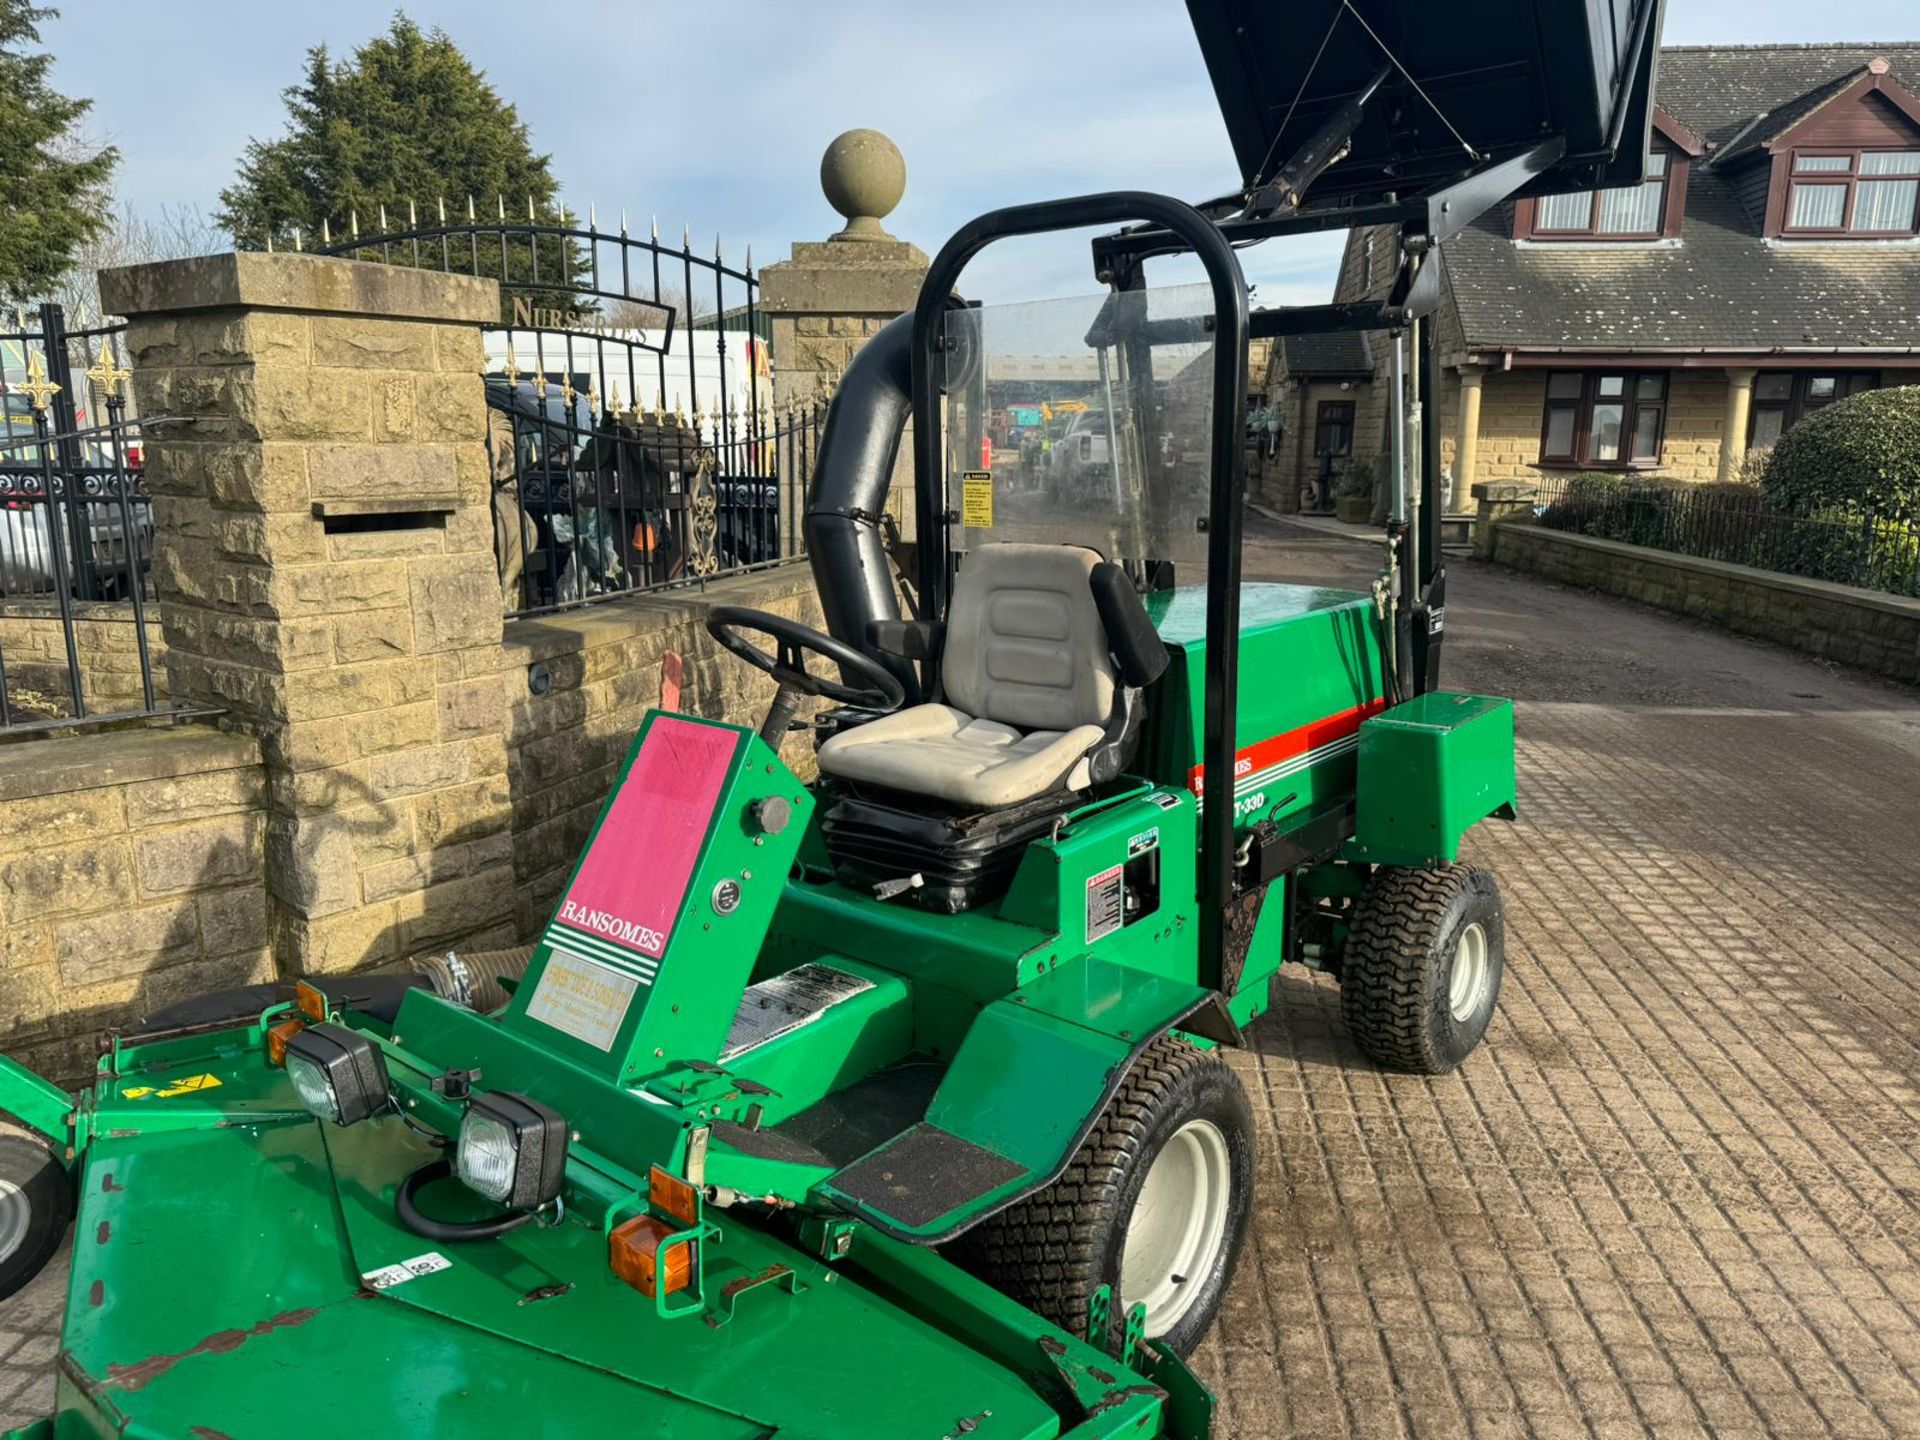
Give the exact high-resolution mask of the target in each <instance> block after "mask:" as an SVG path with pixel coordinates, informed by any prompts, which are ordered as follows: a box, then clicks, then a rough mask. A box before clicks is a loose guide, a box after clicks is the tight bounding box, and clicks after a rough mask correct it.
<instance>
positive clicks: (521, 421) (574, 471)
mask: <svg viewBox="0 0 1920 1440" xmlns="http://www.w3.org/2000/svg"><path fill="white" fill-rule="evenodd" d="M477 208H478V207H476V206H475V205H474V204H473V202H471V201H469V202H468V204H467V206H466V216H465V218H464V219H459V218H454V219H449V217H448V215H447V212H446V207H445V206H444V205H441V204H436V205H435V207H434V209H433V212H432V217H431V219H429V220H428V221H427V222H426V223H422V221H421V216H420V213H419V211H418V210H417V209H415V208H414V207H412V206H409V207H408V208H407V220H406V222H405V225H404V228H397V229H396V228H390V222H389V220H388V214H387V211H386V210H385V209H384V208H383V209H381V210H380V211H379V212H378V213H377V214H376V216H375V217H373V218H374V219H375V221H376V223H377V224H378V226H379V232H378V233H373V234H365V235H363V234H361V233H359V220H358V217H357V216H350V217H347V221H346V224H345V225H344V226H343V227H342V229H343V230H344V231H345V232H346V235H347V238H346V239H344V240H339V239H337V237H336V232H335V230H334V228H333V226H332V225H331V223H329V224H327V225H325V226H324V227H323V228H322V232H321V235H320V237H319V238H320V240H321V245H320V250H321V252H322V253H326V254H332V255H339V256H345V257H347V258H351V259H357V260H377V261H382V262H385V263H388V264H397V265H409V266H415V267H422V268H427V269H433V270H440V271H444V272H447V273H453V274H465V275H474V276H478V277H482V278H489V279H493V280H497V281H499V282H500V287H501V316H500V320H499V323H498V324H496V325H492V326H489V327H487V333H486V337H485V365H484V369H485V374H486V386H487V405H488V419H489V425H490V430H491V437H490V438H491V440H492V455H493V480H494V530H495V541H496V557H497V559H498V562H499V567H500V573H501V579H502V584H503V588H504V590H505V594H506V609H507V613H508V614H509V615H512V616H520V615H533V614H541V613H545V612H548V611H552V610H556V609H560V608H563V607H567V606H573V605H582V604H589V603H592V602H594V601H596V600H603V599H609V598H612V597H615V596H618V595H623V594H629V593H632V592H634V591H640V590H655V589H661V588H664V587H668V586H674V585H683V584H690V583H697V582H700V581H704V580H706V579H709V578H712V577H716V576H720V575H725V574H729V573H732V572H737V571H741V570H747V569H753V568H756V567H759V566H765V565H775V564H780V563H783V562H785V561H789V560H792V559H796V558H798V557H799V556H801V555H802V554H804V551H805V545H804V538H803V535H802V531H801V525H800V515H801V501H802V498H803V496H804V493H805V487H806V477H807V476H808V474H809V473H810V471H811V468H812V462H813V455H814V451H815V449H816V447H817V444H818V438H819V429H820V426H821V424H822V423H823V421H824V406H823V405H822V404H821V403H818V402H816V401H815V400H813V399H809V400H807V401H805V402H803V403H800V404H792V405H787V406H783V407H780V408H778V409H776V407H775V406H774V404H773V400H772V363H771V356H770V353H769V347H768V341H767V333H766V332H767V330H768V326H767V322H766V319H765V317H764V316H762V315H761V314H760V310H759V277H758V275H757V274H756V273H755V271H754V268H753V257H752V253H751V251H749V252H748V253H747V255H746V259H745V262H744V263H743V264H741V265H738V266H736V265H732V264H729V263H728V262H727V261H726V259H725V258H724V256H723V254H722V251H721V247H720V245H719V243H718V241H716V242H715V245H714V251H713V254H712V255H711V256H705V255H696V254H695V253H694V251H693V246H692V241H691V238H690V237H689V236H688V235H687V234H686V233H685V232H683V233H682V237H681V242H680V244H679V245H678V246H673V245H671V244H666V243H663V242H662V241H661V239H660V236H659V231H658V228H657V227H652V228H650V230H649V232H648V233H647V234H646V235H633V234H630V233H629V232H628V229H627V226H626V222H625V220H624V219H623V220H622V221H621V224H620V228H619V229H618V230H617V231H604V230H601V229H600V228H599V225H598V221H597V220H596V219H595V218H594V216H593V215H592V213H591V212H589V215H588V217H587V223H586V224H585V225H584V226H582V225H580V224H579V223H578V217H577V216H574V215H572V214H571V213H568V212H565V211H560V212H556V213H555V214H553V215H552V216H551V217H547V218H542V217H541V216H540V215H538V214H537V213H536V210H535V207H534V206H533V205H532V203H531V202H529V204H528V206H527V211H526V219H525V220H524V221H522V220H519V219H517V218H516V219H511V220H510V219H509V218H508V215H507V207H506V205H505V203H504V202H502V201H497V200H496V202H495V206H494V210H495V213H494V215H493V216H491V217H487V218H482V217H481V216H480V214H478V213H477ZM306 238H307V237H304V236H302V235H300V234H299V233H298V232H289V233H287V234H285V235H283V236H282V237H281V242H282V243H287V242H291V243H292V244H293V245H295V246H303V245H304V244H305V242H306Z"/></svg>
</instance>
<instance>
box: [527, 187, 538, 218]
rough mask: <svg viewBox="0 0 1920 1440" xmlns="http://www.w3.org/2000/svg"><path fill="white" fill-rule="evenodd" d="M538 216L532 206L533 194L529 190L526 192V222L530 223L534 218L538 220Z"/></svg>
mask: <svg viewBox="0 0 1920 1440" xmlns="http://www.w3.org/2000/svg"><path fill="white" fill-rule="evenodd" d="M539 218H540V217H539V215H538V214H537V213H536V212H535V211H534V208H533V194H532V192H531V191H529V192H528V194H527V222H528V223H529V224H531V223H532V222H534V221H535V220H538V219H539Z"/></svg>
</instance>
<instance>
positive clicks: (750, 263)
mask: <svg viewBox="0 0 1920 1440" xmlns="http://www.w3.org/2000/svg"><path fill="white" fill-rule="evenodd" d="M747 273H748V274H749V275H751V274H752V273H753V246H752V245H748V246H747Z"/></svg>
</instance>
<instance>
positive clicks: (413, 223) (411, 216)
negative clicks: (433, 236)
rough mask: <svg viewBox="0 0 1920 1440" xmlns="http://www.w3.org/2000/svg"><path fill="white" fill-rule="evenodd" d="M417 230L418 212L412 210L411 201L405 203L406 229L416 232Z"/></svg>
mask: <svg viewBox="0 0 1920 1440" xmlns="http://www.w3.org/2000/svg"><path fill="white" fill-rule="evenodd" d="M419 228H420V212H419V211H418V210H416V209H414V206H413V201H411V200H409V201H407V229H409V230H418V229H419Z"/></svg>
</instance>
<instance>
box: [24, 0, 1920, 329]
mask: <svg viewBox="0 0 1920 1440" xmlns="http://www.w3.org/2000/svg"><path fill="white" fill-rule="evenodd" d="M54 3H57V4H61V5H62V9H63V11H64V13H63V14H62V15H61V16H60V17H59V18H58V19H57V20H54V21H52V22H50V23H48V24H47V25H46V26H45V27H44V30H43V38H44V39H45V41H46V43H47V45H48V48H50V49H51V50H53V51H54V53H55V54H56V56H57V57H58V60H57V65H56V70H55V75H54V80H55V83H56V84H57V85H58V86H59V87H60V88H61V89H63V90H65V91H67V92H68V93H70V94H78V95H90V96H92V97H93V100H94V111H93V117H92V120H93V127H94V129H95V131H96V132H97V133H98V135H99V136H100V137H101V138H103V139H106V140H110V141H111V142H112V143H114V144H116V145H118V146H119V147H120V149H121V152H122V160H121V166H120V174H119V181H118V184H119V189H120V191H121V194H122V196H123V198H124V199H125V200H127V201H129V202H131V203H132V204H133V205H135V206H137V207H140V208H142V209H152V208H154V207H158V206H160V205H163V204H188V205H196V206H200V207H203V208H207V209H211V207H212V206H213V203H214V199H215V196H216V195H217V193H218V191H219V190H220V188H221V187H222V186H223V185H225V184H227V183H228V182H229V181H230V180H231V179H232V177H233V173H234V168H235V163H236V160H237V157H238V155H239V153H240V150H241V149H242V147H243V146H244V145H245V143H246V141H247V139H248V138H249V137H256V136H258V137H265V136H271V135H275V134H278V133H279V132H280V129H281V127H282V124H283V119H284V113H285V112H284V108H283V106H282V104H281V101H280V91H281V90H282V89H283V88H284V87H285V86H286V85H288V84H290V83H292V81H293V80H295V79H296V78H297V77H298V75H299V73H300V69H301V65H302V59H303V56H304V54H305V51H306V49H307V47H308V46H310V45H313V44H315V43H319V42H324V43H325V44H327V45H328V46H329V47H330V48H331V49H332V50H333V51H334V52H335V54H336V55H344V54H346V53H348V52H350V51H351V49H352V48H353V47H354V46H355V45H356V44H358V43H360V42H361V41H364V40H365V39H367V38H368V37H369V36H371V35H373V34H375V33H377V32H378V31H380V30H382V29H384V28H385V27H386V25H387V23H388V21H389V19H390V17H391V15H392V13H393V9H394V5H393V3H392V0H325V3H323V4H306V3H290V0H167V3H153V0H54ZM1276 3H1285V0H1276ZM1434 3H1439V4H1445V3H1449V0H1434ZM1451 3H1455V4H1458V5H1459V6H1460V7H1461V9H1462V10H1463V11H1470V10H1471V8H1472V6H1471V0H1451ZM404 8H405V9H406V10H407V12H408V13H409V14H410V15H411V16H413V18H414V19H416V20H418V21H419V22H420V23H421V24H423V25H428V26H434V25H438V26H440V27H441V28H443V29H445V30H446V31H447V32H448V33H449V34H450V35H452V36H453V38H454V39H455V40H456V41H457V42H458V43H459V44H460V46H461V47H462V48H463V49H464V50H465V51H466V53H467V54H468V56H469V57H470V58H471V59H472V60H473V61H474V63H475V64H476V65H478V66H479V67H481V68H482V69H483V70H485V71H486V72H487V76H488V78H489V79H490V81H491V82H492V83H493V85H494V87H495V88H496V89H497V90H498V91H499V92H500V94H501V95H502V96H504V97H505V98H506V99H508V100H511V101H512V102H513V103H514V104H515V105H516V106H518V107H519V110H520V114H521V116H522V118H523V119H525V120H526V122H527V123H528V125H529V127H530V128H531V130H532V133H533V139H534V143H535V144H536V145H537V146H538V147H539V148H541V149H543V150H547V151H551V152H552V154H553V157H554V168H555V171H556V173H557V174H558V176H559V178H560V181H561V184H562V188H563V190H564V192H565V194H566V196H567V198H568V200H569V202H570V203H571V204H572V205H574V206H575V207H576V208H578V209H579V210H582V211H584V210H585V209H586V207H587V205H588V204H589V203H593V204H595V205H597V206H598V207H599V212H600V215H601V217H602V219H603V220H604V219H607V218H608V217H610V216H613V215H617V214H618V213H619V211H620V209H621V208H622V207H623V206H624V207H625V208H626V210H627V211H628V213H629V215H630V217H631V218H632V219H633V220H634V221H635V223H636V224H638V223H641V222H642V220H643V219H644V217H648V216H651V215H653V214H655V213H658V215H659V217H660V224H661V228H662V231H663V233H668V234H672V235H674V236H677V235H678V234H679V233H680V228H681V226H682V225H683V224H684V225H687V226H690V227H691V229H692V232H693V234H694V236H695V237H696V244H709V243H711V241H712V237H713V236H714V235H716V234H718V235H721V236H723V237H725V240H726V247H727V251H728V254H729V255H730V256H732V255H737V254H738V253H740V251H741V249H743V248H744V247H745V246H746V245H748V244H751V245H752V247H753V252H754V259H755V261H756V263H759V264H765V263H766V262H768V261H771V260H776V259H780V258H783V257H784V256H785V254H786V249H787V244H788V242H790V241H792V240H795V239H819V238H824V237H825V236H826V235H827V234H828V233H829V232H830V231H831V230H832V229H834V228H835V221H836V217H835V216H834V215H833V213H832V211H831V210H830V209H829V208H828V206H827V203H826V201H825V200H824V199H823V198H822V197H821V194H820V189H819V183H818V170H817V166H818V160H819V155H820V152H821V150H822V149H823V148H824V147H825V145H826V143H827V142H828V141H829V140H830V139H832V138H833V136H834V135H836V134H838V133H839V132H840V131H842V130H845V129H848V128H850V127H853V126H857V125H869V126H873V127H874V128H876V129H880V130H884V131H886V132H887V133H888V134H890V135H891V136H893V138H894V139H895V140H896V141H897V142H898V143H899V145H900V148H901V150H902V151H903V152H904V153H905V155H906V159H907V170H908V181H907V193H906V198H905V199H904V200H903V201H902V202H901V205H900V208H899V209H898V210H897V211H896V212H895V213H894V215H893V216H892V217H890V218H889V220H888V226H889V228H890V229H892V230H893V232H894V233H895V234H897V235H900V236H902V237H904V238H906V239H910V240H913V241H916V242H917V243H919V244H920V245H921V246H922V247H923V248H925V249H927V250H928V251H932V250H933V249H935V248H937V247H938V245H939V244H940V242H941V241H942V240H943V239H945V237H946V236H947V235H948V234H949V233H950V232H951V231H952V230H953V229H954V228H956V227H957V226H958V225H959V224H960V223H962V222H963V221H965V220H966V219H967V218H968V217H970V216H972V215H974V214H977V213H979V212H980V211H982V210H987V209H991V208H993V207H995V206H997V205H1003V204H1009V203H1013V202H1016V201H1022V200H1038V199H1046V198H1050V197H1053V196H1058V195H1066V194H1075V193H1083V192H1086V191H1091V190H1102V189H1109V188H1120V187H1125V188H1138V189H1148V190H1161V191H1166V192H1169V193H1172V194H1175V195H1180V196H1183V197H1186V198H1189V199H1198V198H1201V197H1202V196H1207V195H1214V194H1218V193H1220V192H1222V191H1224V190H1227V189H1229V188H1231V187H1232V186H1233V185H1234V184H1235V183H1236V181H1237V177H1236V175H1235V173H1234V169H1233V159H1232V153H1231V151H1230V150H1229V148H1228V145H1227V139H1226V133H1225V131H1224V129H1223V128H1222V126H1221V123H1220V119H1219V114H1218V112H1217V110H1216V109H1215V107H1214V103H1213V96H1212V91H1211V90H1210V89H1209V87H1208V85H1207V80H1206V75H1205V72H1204V70H1203V68H1202V66H1201V63H1200V57H1199V52H1198V49H1197V47H1196V45H1195V43H1194V40H1193V35H1192V31H1191V29H1190V28H1189V26H1188V22H1187V18H1186V9H1185V6H1184V5H1182V4H1180V3H1179V0H1101V3H1098V4H1095V3H1092V0H1056V3H1054V4H1051V5H1045V6H1042V5H1035V4H1032V3H1011V0H971V3H967V4H963V5H947V4H941V5H931V4H926V3H922V0H805V3H803V0H705V3H685V0H619V3H615V0H573V3H570V4H565V5H558V6H544V5H537V4H528V3H526V0H511V3H508V0H411V3H408V4H407V5H406V6H405V7H404ZM549 16H550V17H552V19H551V21H550V22H546V21H544V20H543V17H549ZM1666 39H1667V41H1668V42H1669V43H1675V44H1699V43H1711V42H1743V43H1758V42H1764V41H1837V40H1879V41H1894V40H1908V41H1912V40H1920V5H1916V3H1915V0H1835V3H1830V4H1826V5H1808V4H1807V3H1806V0H1669V5H1668V19H1667V27H1666ZM196 73H197V74H198V75H199V76H200V77H201V78H200V79H199V80H198V81H196V80H195V79H194V76H195V74H196ZM1339 246H1340V239H1339V237H1337V236H1321V237H1312V238H1305V239H1299V240H1293V241H1288V242H1284V243H1278V244H1276V243H1269V244H1267V245H1264V246H1261V247H1259V248H1258V249H1256V250H1254V251H1250V252H1247V253H1246V254H1245V255H1244V256H1243V259H1244V260H1245V262H1246V268H1247V272H1248V277H1249V278H1250V279H1251V280H1253V281H1255V282H1256V283H1257V285H1258V298H1259V300H1260V301H1262V302H1265V303H1278V302H1294V303H1299V302H1305V301H1313V300H1319V299H1324V298H1326V296H1327V294H1328V293H1329V291H1330V288H1331V284H1332V264H1333V261H1334V259H1335V258H1336V257H1337V256H1338V253H1339ZM1085 255H1086V251H1085V248H1084V246H1081V245H1068V244H1067V243H1065V242H1064V241H1062V240H1059V239H1054V240H1051V241H1047V242H1039V241H1035V242H1027V243H1026V244H1025V245H1024V246H1022V247H1016V246H1001V247H995V249H993V250H990V251H989V252H987V255H986V256H984V257H982V259H981V261H979V262H977V264H976V267H975V269H974V270H973V271H970V272H969V277H968V279H969V289H970V290H972V291H973V292H974V293H976V294H980V295H982V296H984V297H985V298H988V299H1001V300H1005V299H1016V298H1024V297H1029V296H1038V295H1049V294H1061V293H1073V292H1078V291H1084V290H1087V289H1089V288H1092V286H1091V281H1090V279H1089V278H1088V276H1087V272H1086V263H1085ZM1165 278H1171V277H1165Z"/></svg>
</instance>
